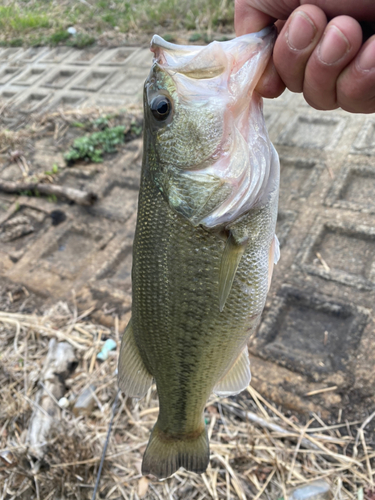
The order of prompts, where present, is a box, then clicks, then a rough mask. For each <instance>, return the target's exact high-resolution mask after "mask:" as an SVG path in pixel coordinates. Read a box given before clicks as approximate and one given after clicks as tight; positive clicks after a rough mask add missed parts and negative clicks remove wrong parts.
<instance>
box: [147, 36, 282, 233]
mask: <svg viewBox="0 0 375 500" xmlns="http://www.w3.org/2000/svg"><path fill="white" fill-rule="evenodd" d="M275 36H276V35H275V29H274V28H266V29H264V30H262V31H260V32H259V33H253V34H249V35H244V36H241V37H238V38H235V39H233V40H231V41H227V42H212V43H211V44H209V45H207V46H205V47H200V46H182V45H175V44H172V43H168V42H166V41H165V40H163V39H162V38H161V37H159V36H157V35H155V36H154V37H153V39H152V42H151V50H152V52H153V53H154V63H153V67H152V69H151V72H150V76H149V78H148V79H147V80H146V84H145V116H146V123H145V138H146V140H145V148H146V149H147V151H146V155H148V162H147V164H148V165H149V166H150V167H149V168H150V173H151V175H152V176H153V179H154V181H155V183H156V184H157V186H158V187H159V189H160V191H161V192H162V193H163V195H164V197H165V198H166V200H167V201H168V203H169V205H170V206H171V208H172V209H173V210H175V211H176V212H178V213H180V214H181V215H183V216H184V217H185V218H187V219H188V220H190V222H191V223H192V224H193V225H195V226H196V225H203V226H204V227H206V228H215V227H218V226H219V227H223V226H228V225H229V224H230V223H233V222H234V221H235V220H237V219H238V218H239V217H241V216H242V215H243V214H244V213H246V212H248V211H249V210H250V209H252V208H254V207H261V206H264V205H266V204H267V202H268V201H269V199H270V196H271V195H272V193H274V192H275V191H277V189H278V184H279V163H278V157H277V153H276V151H275V149H274V147H273V146H272V144H271V142H270V139H269V137H268V133H267V130H266V126H265V122H264V118H263V112H262V99H261V97H260V96H259V95H258V94H257V93H256V92H255V91H254V89H255V87H256V85H257V83H258V81H259V79H260V77H261V75H262V73H263V71H264V69H265V67H266V65H267V63H268V60H269V58H270V55H271V52H272V47H273V43H274V40H275ZM157 105H158V106H159V108H160V111H161V112H165V115H163V116H160V117H159V111H158V110H157ZM155 109H156V111H155ZM155 113H156V115H157V116H156V115H155Z"/></svg>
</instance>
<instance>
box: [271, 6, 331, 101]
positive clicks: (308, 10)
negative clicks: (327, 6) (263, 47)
mask: <svg viewBox="0 0 375 500" xmlns="http://www.w3.org/2000/svg"><path fill="white" fill-rule="evenodd" d="M326 25H327V18H326V16H325V14H324V12H323V11H322V10H321V9H319V8H318V7H315V6H314V5H304V6H303V7H299V8H298V9H296V10H295V11H294V12H293V14H292V15H291V16H290V18H289V19H288V21H287V22H286V23H285V25H284V27H283V29H282V30H281V33H280V35H279V36H278V38H277V40H276V44H275V48H274V53H273V59H274V62H275V66H276V69H277V71H278V73H279V75H280V77H281V78H282V80H283V82H284V83H285V85H286V86H287V87H288V88H289V89H290V90H291V91H292V92H302V90H303V82H304V77H305V69H306V65H307V62H308V60H309V58H310V56H311V54H312V53H313V51H314V49H315V47H316V46H317V44H318V42H319V40H320V38H321V36H322V34H323V31H324V28H325V27H326Z"/></svg>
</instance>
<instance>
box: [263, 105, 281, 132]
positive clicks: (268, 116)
mask: <svg viewBox="0 0 375 500" xmlns="http://www.w3.org/2000/svg"><path fill="white" fill-rule="evenodd" d="M278 116H279V112H278V111H271V110H269V109H267V110H265V112H264V120H265V122H266V125H267V130H268V131H270V130H271V128H272V126H273V125H274V124H275V122H276V121H277V118H278Z"/></svg>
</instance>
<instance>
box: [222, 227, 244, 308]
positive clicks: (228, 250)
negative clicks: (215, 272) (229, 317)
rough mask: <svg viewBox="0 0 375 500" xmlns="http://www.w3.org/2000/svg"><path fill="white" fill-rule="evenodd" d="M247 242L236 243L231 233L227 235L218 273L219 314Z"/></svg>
mask: <svg viewBox="0 0 375 500" xmlns="http://www.w3.org/2000/svg"><path fill="white" fill-rule="evenodd" d="M246 244H247V240H245V241H244V242H237V241H236V240H235V238H234V236H233V234H232V233H230V234H229V237H228V239H227V242H226V244H225V248H224V252H223V256H222V258H221V264H220V271H219V307H220V312H221V311H222V310H223V309H224V306H225V302H226V301H227V298H228V295H229V293H230V291H231V288H232V284H233V280H234V277H235V275H236V271H237V268H238V264H239V263H240V260H241V258H242V255H243V254H244V252H245V248H246Z"/></svg>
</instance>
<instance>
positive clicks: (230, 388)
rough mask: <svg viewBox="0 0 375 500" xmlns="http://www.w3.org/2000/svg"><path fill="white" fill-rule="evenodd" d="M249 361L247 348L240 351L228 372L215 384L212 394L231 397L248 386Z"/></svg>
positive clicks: (249, 376) (249, 375) (249, 374)
mask: <svg viewBox="0 0 375 500" xmlns="http://www.w3.org/2000/svg"><path fill="white" fill-rule="evenodd" d="M250 380H251V373H250V360H249V352H248V350H247V346H245V348H244V349H243V351H241V354H240V355H239V356H238V358H237V359H236V361H235V362H234V365H233V366H232V367H231V368H230V370H229V372H227V374H226V375H225V376H224V377H223V378H222V379H221V380H219V382H218V383H217V384H216V386H215V388H214V393H215V394H217V395H218V396H222V397H225V396H233V395H234V394H238V393H239V392H241V391H243V390H244V389H246V387H247V386H248V385H249V384H250Z"/></svg>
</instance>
